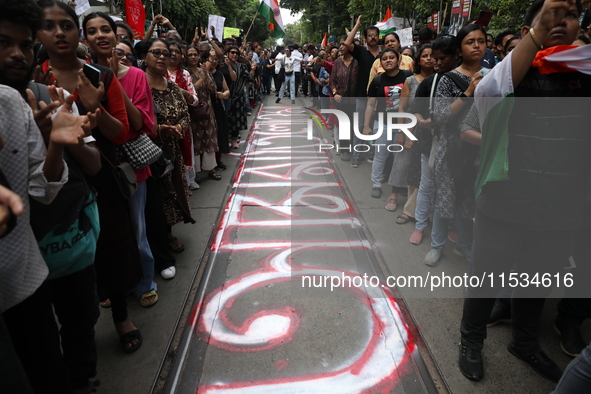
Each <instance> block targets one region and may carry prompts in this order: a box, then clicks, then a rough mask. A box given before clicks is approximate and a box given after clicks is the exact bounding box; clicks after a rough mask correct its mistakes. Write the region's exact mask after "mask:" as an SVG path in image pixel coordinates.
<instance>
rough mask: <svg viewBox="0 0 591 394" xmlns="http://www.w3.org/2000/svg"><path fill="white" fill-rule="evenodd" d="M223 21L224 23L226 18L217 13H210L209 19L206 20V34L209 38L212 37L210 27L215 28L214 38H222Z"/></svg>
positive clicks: (220, 39)
mask: <svg viewBox="0 0 591 394" xmlns="http://www.w3.org/2000/svg"><path fill="white" fill-rule="evenodd" d="M224 23H226V18H224V17H223V16H219V15H210V16H209V21H208V22H207V34H209V37H210V38H213V34H212V32H211V27H212V26H213V27H214V28H215V38H217V39H218V40H219V41H222V38H224Z"/></svg>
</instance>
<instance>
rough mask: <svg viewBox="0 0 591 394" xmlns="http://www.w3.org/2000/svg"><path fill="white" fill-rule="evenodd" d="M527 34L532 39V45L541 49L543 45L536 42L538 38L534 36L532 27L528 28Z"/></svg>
mask: <svg viewBox="0 0 591 394" xmlns="http://www.w3.org/2000/svg"><path fill="white" fill-rule="evenodd" d="M529 35H530V37H531V39H532V41H533V42H534V45H535V46H536V47H538V49H543V48H544V47H543V46H542V45H541V44H539V43H538V38H537V37H536V33H535V32H534V28H533V27H532V28H531V29H529Z"/></svg>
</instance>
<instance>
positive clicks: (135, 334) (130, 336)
mask: <svg viewBox="0 0 591 394" xmlns="http://www.w3.org/2000/svg"><path fill="white" fill-rule="evenodd" d="M146 294H147V293H146ZM134 339H136V340H137V343H136V344H135V345H133V344H132V345H131V346H130V347H126V346H125V345H128V344H131V343H132V341H133V340H134ZM119 341H120V342H121V349H122V350H123V352H124V353H133V352H135V351H136V350H138V349H139V348H140V347H142V342H143V341H142V334H141V333H140V330H133V331H130V332H126V333H125V334H123V335H121V336H120V337H119Z"/></svg>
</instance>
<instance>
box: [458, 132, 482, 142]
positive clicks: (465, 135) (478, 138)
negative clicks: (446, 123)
mask: <svg viewBox="0 0 591 394" xmlns="http://www.w3.org/2000/svg"><path fill="white" fill-rule="evenodd" d="M460 140H462V141H466V142H467V143H469V144H472V145H478V146H480V144H481V143H482V134H481V133H479V132H478V131H476V130H464V131H462V133H461V134H460Z"/></svg>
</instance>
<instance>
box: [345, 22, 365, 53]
mask: <svg viewBox="0 0 591 394" xmlns="http://www.w3.org/2000/svg"><path fill="white" fill-rule="evenodd" d="M361 16H362V15H359V17H358V18H357V23H355V26H354V27H353V30H351V32H350V33H349V35H348V36H347V39H346V40H345V46H346V47H347V49H348V50H349V52H351V53H353V48H355V44H354V42H355V35H356V34H357V32H358V31H359V29H360V28H361Z"/></svg>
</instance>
